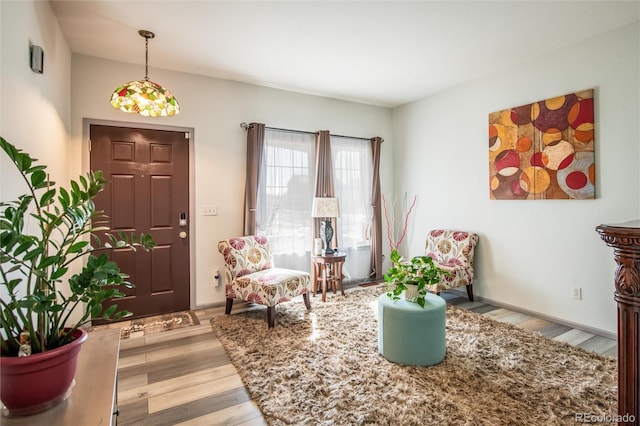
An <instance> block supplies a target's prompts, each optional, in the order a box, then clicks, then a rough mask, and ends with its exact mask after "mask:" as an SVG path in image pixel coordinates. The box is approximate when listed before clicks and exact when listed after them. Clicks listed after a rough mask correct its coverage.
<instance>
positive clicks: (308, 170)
mask: <svg viewBox="0 0 640 426" xmlns="http://www.w3.org/2000/svg"><path fill="white" fill-rule="evenodd" d="M314 175H315V135H313V134H307V133H301V132H288V131H280V130H272V129H267V130H266V131H265V141H264V155H263V158H262V167H261V174H260V177H259V180H258V181H259V184H258V200H257V208H256V213H257V215H256V218H257V230H258V233H259V234H261V235H266V236H267V237H269V240H270V242H271V246H272V249H273V255H274V262H275V264H276V266H279V267H283V268H291V269H300V270H308V269H309V264H310V262H311V259H310V257H309V255H310V248H311V246H312V242H311V224H312V222H311V204H312V202H313V190H314Z"/></svg>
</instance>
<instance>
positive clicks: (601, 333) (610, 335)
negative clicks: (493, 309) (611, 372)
mask: <svg viewBox="0 0 640 426" xmlns="http://www.w3.org/2000/svg"><path fill="white" fill-rule="evenodd" d="M448 292H449V293H456V294H457V295H460V296H461V297H464V298H467V293H466V291H465V292H463V291H460V290H458V289H451V290H448ZM474 299H475V300H477V301H480V302H485V303H488V304H490V305H494V306H498V307H500V308H505V309H509V310H511V311H514V312H518V313H521V314H526V315H532V316H535V317H537V318H541V319H543V320H547V321H551V322H555V323H557V324H560V325H565V326H567V327H571V328H575V329H577V330H582V331H585V332H587V333H591V334H595V335H597V336H602V337H606V338H607V339H613V340H617V339H618V334H617V333H611V332H609V331H606V330H602V329H599V328H595V327H589V326H587V325H584V324H580V323H577V322H572V321H567V320H565V319H563V318H557V317H554V316H552V315H546V314H543V313H541V312H536V311H532V310H530V309H525V308H522V307H520V306H515V305H510V304H508V303H503V302H499V301H497V300H493V299H490V298H488V297H481V296H478V295H477V294H474Z"/></svg>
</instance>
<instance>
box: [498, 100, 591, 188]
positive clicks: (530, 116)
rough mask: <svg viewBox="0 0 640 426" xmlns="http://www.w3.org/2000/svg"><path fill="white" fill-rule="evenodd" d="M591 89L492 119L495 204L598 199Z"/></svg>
mask: <svg viewBox="0 0 640 426" xmlns="http://www.w3.org/2000/svg"><path fill="white" fill-rule="evenodd" d="M594 142H595V141H594V110H593V89H588V90H583V91H580V92H575V93H571V94H568V95H563V96H558V97H555V98H551V99H547V100H544V101H539V102H535V103H532V104H529V105H523V106H519V107H516V108H509V109H505V110H502V111H496V112H492V113H490V114H489V186H490V197H491V199H494V200H544V199H564V200H567V199H570V200H584V199H594V198H595V150H594Z"/></svg>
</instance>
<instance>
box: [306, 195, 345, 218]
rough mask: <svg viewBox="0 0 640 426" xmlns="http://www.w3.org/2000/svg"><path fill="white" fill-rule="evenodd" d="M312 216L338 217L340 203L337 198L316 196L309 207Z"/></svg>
mask: <svg viewBox="0 0 640 426" xmlns="http://www.w3.org/2000/svg"><path fill="white" fill-rule="evenodd" d="M311 216H312V217H340V204H339V203H338V199H337V198H332V197H316V198H314V199H313V206H312V208H311Z"/></svg>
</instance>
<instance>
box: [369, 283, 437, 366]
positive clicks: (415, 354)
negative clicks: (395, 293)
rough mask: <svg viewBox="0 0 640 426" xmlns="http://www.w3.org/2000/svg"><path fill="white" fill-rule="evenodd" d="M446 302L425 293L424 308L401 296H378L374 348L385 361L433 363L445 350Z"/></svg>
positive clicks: (418, 363) (412, 363) (435, 362)
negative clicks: (376, 335)
mask: <svg viewBox="0 0 640 426" xmlns="http://www.w3.org/2000/svg"><path fill="white" fill-rule="evenodd" d="M446 310H447V308H446V302H445V301H444V299H443V298H442V297H440V296H436V295H435V294H431V293H427V297H426V299H425V304H424V308H422V307H421V306H420V305H418V304H417V303H414V302H408V301H406V300H404V299H402V298H401V299H400V300H397V301H395V302H394V301H393V300H391V299H390V298H389V297H388V296H387V295H386V293H385V294H383V295H382V296H380V297H379V298H378V350H379V351H380V353H381V354H382V356H384V357H385V358H386V359H388V360H389V361H392V362H395V363H398V364H405V365H434V364H438V363H439V362H442V360H444V356H445V353H446V341H445V314H446Z"/></svg>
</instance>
